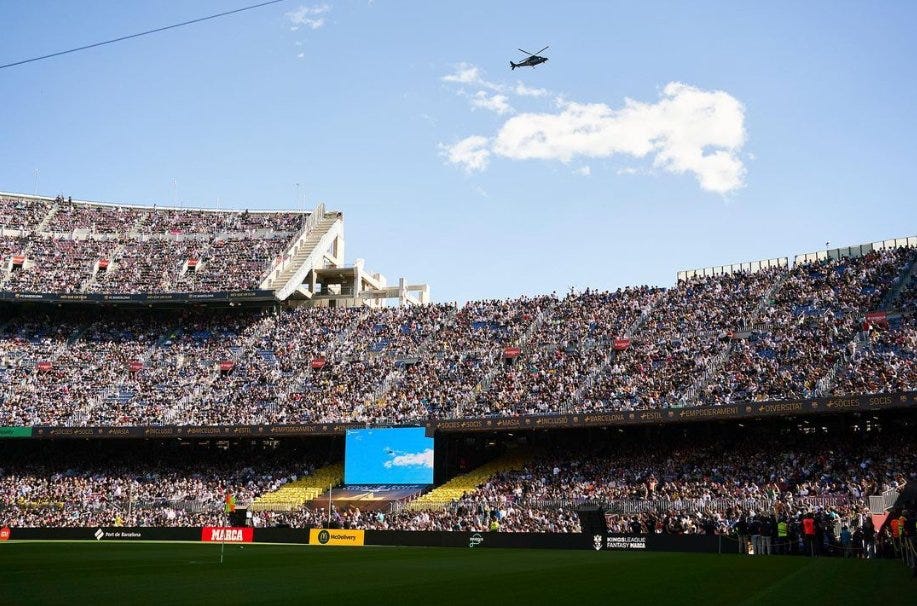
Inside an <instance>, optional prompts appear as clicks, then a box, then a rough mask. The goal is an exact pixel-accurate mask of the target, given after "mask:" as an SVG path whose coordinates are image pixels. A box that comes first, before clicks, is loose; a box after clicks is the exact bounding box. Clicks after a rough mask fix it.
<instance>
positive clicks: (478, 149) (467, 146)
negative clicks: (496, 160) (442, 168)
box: [439, 135, 490, 173]
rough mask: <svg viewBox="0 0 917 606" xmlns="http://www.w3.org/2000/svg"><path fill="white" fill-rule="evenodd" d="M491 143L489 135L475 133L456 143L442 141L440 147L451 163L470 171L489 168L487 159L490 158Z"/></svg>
mask: <svg viewBox="0 0 917 606" xmlns="http://www.w3.org/2000/svg"><path fill="white" fill-rule="evenodd" d="M489 145H490V141H489V140H488V139H487V137H481V136H478V135H473V136H471V137H466V138H465V139H462V140H461V141H459V142H458V143H456V144H455V145H443V144H442V143H440V145H439V149H440V152H441V153H442V155H443V156H445V157H446V161H447V162H449V164H455V165H456V166H461V167H462V168H464V169H465V171H466V172H469V173H470V172H474V171H477V170H484V169H485V168H487V161H488V160H489V159H490V150H489V149H488V146H489Z"/></svg>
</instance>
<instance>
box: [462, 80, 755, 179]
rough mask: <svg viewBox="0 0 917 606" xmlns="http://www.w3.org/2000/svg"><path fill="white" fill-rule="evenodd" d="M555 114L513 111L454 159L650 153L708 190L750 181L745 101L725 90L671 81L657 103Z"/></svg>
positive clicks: (584, 106)
mask: <svg viewBox="0 0 917 606" xmlns="http://www.w3.org/2000/svg"><path fill="white" fill-rule="evenodd" d="M557 106H558V108H557V111H556V112H553V113H523V114H519V115H516V116H514V117H512V118H509V119H508V120H507V121H506V122H505V123H504V124H503V125H502V126H501V127H500V129H499V130H498V131H497V133H496V135H495V136H494V137H492V138H487V137H483V136H480V135H477V136H473V137H468V138H466V139H463V140H462V141H459V142H458V143H457V144H455V145H454V146H451V147H445V148H444V149H446V150H448V154H447V158H448V160H449V162H450V163H452V164H456V165H459V166H462V167H463V168H464V169H465V170H467V171H473V170H483V169H484V168H486V166H487V163H488V160H489V158H490V156H491V155H492V154H495V155H498V156H501V157H504V158H509V159H513V160H529V159H541V160H555V161H560V162H563V163H568V162H571V161H572V160H574V159H575V158H607V157H611V156H614V155H616V154H621V155H627V156H632V157H635V158H645V157H647V156H651V157H652V159H653V166H654V167H656V168H661V169H662V170H665V171H667V172H670V173H676V174H683V173H691V174H693V175H694V176H695V178H696V179H697V180H698V182H699V183H700V186H701V188H702V189H705V190H707V191H712V192H717V193H721V194H725V193H728V192H731V191H734V190H736V189H738V188H740V187H742V186H743V185H744V179H745V172H746V170H745V166H744V164H743V163H742V161H741V159H740V157H739V153H740V151H741V149H742V146H743V145H744V144H745V140H746V133H745V108H744V106H743V105H742V103H741V102H740V101H738V100H737V99H736V98H735V97H733V96H732V95H730V94H728V93H726V92H724V91H705V90H701V89H699V88H696V87H694V86H690V85H687V84H682V83H680V82H671V83H669V84H668V85H666V87H665V88H664V89H663V91H662V93H661V95H660V99H659V100H658V101H657V102H656V103H644V102H640V101H634V100H632V99H625V102H624V107H622V108H621V109H613V108H611V107H609V106H608V105H606V104H604V103H576V102H573V101H566V100H564V99H558V100H557Z"/></svg>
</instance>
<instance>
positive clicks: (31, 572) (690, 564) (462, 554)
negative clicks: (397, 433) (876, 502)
mask: <svg viewBox="0 0 917 606" xmlns="http://www.w3.org/2000/svg"><path fill="white" fill-rule="evenodd" d="M219 560H220V546H219V545H217V544H176V543H143V544H138V543H111V542H99V543H68V542H47V543H17V542H11V543H7V544H0V604H3V605H12V604H30V603H40V604H53V603H60V604H68V605H69V606H72V605H73V604H94V605H101V604H113V603H117V604H128V603H138V602H139V603H156V604H176V603H189V602H194V603H208V604H253V603H258V604H263V603H275V604H285V605H287V606H289V605H291V604H302V603H306V602H310V603H315V604H327V605H329V606H337V605H340V604H361V605H362V606H370V605H373V604H396V603H397V604H426V605H430V606H438V605H441V604H464V605H469V604H470V605H472V606H481V605H484V604H504V605H510V604H525V603H529V604H546V603H553V604H559V603H563V604H611V603H620V602H621V601H625V603H641V604H661V603H701V602H702V603H704V604H709V605H712V604H729V605H730V606H734V605H736V604H800V603H807V604H866V603H873V604H882V606H890V605H892V604H917V580H913V579H911V578H910V571H908V570H907V569H906V568H905V567H904V566H903V565H902V564H901V563H900V562H897V561H863V560H841V559H833V558H820V559H807V558H797V557H742V556H739V555H695V554H673V553H655V554H653V553H615V552H593V551H560V550H557V551H549V550H503V549H480V548H479V549H433V548H397V547H366V548H347V547H342V548H330V547H306V546H294V545H246V546H245V547H244V548H240V547H239V546H238V545H233V546H229V545H227V546H226V549H225V558H224V563H223V564H222V565H221V564H220V563H219Z"/></svg>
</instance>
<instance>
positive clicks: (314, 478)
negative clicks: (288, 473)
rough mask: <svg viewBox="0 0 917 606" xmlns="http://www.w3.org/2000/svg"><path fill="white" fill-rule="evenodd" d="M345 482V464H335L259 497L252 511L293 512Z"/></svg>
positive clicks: (253, 504) (254, 502)
mask: <svg viewBox="0 0 917 606" xmlns="http://www.w3.org/2000/svg"><path fill="white" fill-rule="evenodd" d="M343 481H344V464H343V463H335V464H334V465H327V466H325V467H320V468H318V469H316V470H315V471H314V472H312V473H311V474H309V475H307V476H306V477H304V478H298V479H296V480H293V481H292V482H287V483H286V484H284V485H283V486H281V487H280V488H278V489H277V490H275V491H273V492H268V493H265V494H263V495H261V496H260V497H257V498H256V499H255V500H254V501H253V502H252V504H251V509H252V511H291V510H293V509H298V508H300V507H302V506H303V505H305V504H306V503H308V502H310V501H314V500H315V499H317V498H319V497H320V496H321V495H323V494H325V493H327V492H328V488H329V487H330V486H338V485H339V484H340V483H341V482H343Z"/></svg>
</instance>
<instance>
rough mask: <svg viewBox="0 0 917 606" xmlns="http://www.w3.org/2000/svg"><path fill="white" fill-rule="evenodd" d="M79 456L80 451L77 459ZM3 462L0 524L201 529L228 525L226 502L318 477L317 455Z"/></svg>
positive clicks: (156, 452)
mask: <svg viewBox="0 0 917 606" xmlns="http://www.w3.org/2000/svg"><path fill="white" fill-rule="evenodd" d="M74 450H75V452H74ZM74 450H68V451H66V452H62V451H60V450H53V449H51V450H47V449H45V450H43V451H42V452H38V453H35V452H31V453H30V454H29V456H28V457H27V458H22V459H10V458H7V459H5V460H4V461H3V462H2V463H0V521H2V522H0V525H3V524H7V525H13V526H18V527H31V526H62V527H67V526H87V525H105V526H111V525H118V526H121V525H124V526H195V525H204V524H208V523H223V522H225V517H226V516H225V503H226V499H227V496H230V497H231V498H232V500H233V502H234V503H239V504H240V505H241V504H243V503H250V502H251V501H252V499H253V498H254V497H255V496H257V495H259V494H263V493H265V492H270V491H272V490H276V489H277V488H279V487H280V486H281V485H283V484H285V483H286V482H290V481H295V480H296V479H297V478H299V477H302V476H305V475H308V474H310V473H312V472H313V471H314V470H315V469H316V467H319V466H320V464H321V463H322V459H321V456H322V455H321V454H318V453H317V452H315V449H295V450H283V449H281V450H279V451H276V450H264V449H251V450H250V451H246V452H245V458H244V460H241V461H240V460H238V459H237V458H236V457H237V456H238V455H239V454H240V453H239V452H230V451H227V450H224V449H219V448H197V447H194V446H190V445H189V446H188V447H186V448H159V449H156V448H154V449H151V450H144V451H142V452H141V451H138V450H136V449H132V450H126V451H123V452H119V453H118V454H117V456H116V457H112V458H111V459H106V458H105V457H98V456H96V455H95V454H94V453H92V452H87V451H85V450H82V451H81V450H80V449H74Z"/></svg>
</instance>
